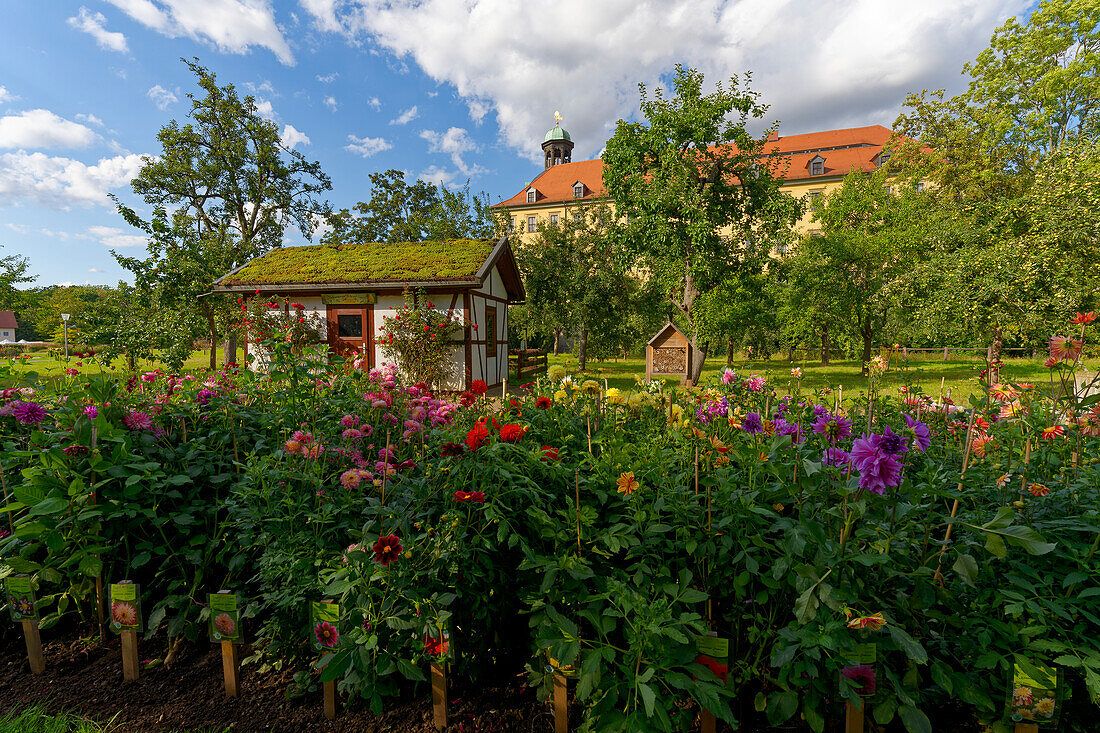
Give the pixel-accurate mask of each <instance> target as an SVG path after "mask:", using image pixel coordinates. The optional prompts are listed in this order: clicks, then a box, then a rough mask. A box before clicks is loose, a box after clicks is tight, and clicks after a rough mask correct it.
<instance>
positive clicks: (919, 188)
mask: <svg viewBox="0 0 1100 733" xmlns="http://www.w3.org/2000/svg"><path fill="white" fill-rule="evenodd" d="M914 188H916V189H917V191H918V192H919V191H923V190H924V181H917V185H916V186H914Z"/></svg>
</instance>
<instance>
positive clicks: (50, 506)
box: [27, 496, 69, 517]
mask: <svg viewBox="0 0 1100 733" xmlns="http://www.w3.org/2000/svg"><path fill="white" fill-rule="evenodd" d="M68 508H69V500H68V499H62V498H60V497H57V496H51V497H50V498H48V499H43V500H42V501H41V502H39V503H38V504H35V505H34V506H32V507H31V510H30V511H29V512H27V513H28V514H29V515H30V516H32V517H36V516H40V515H42V514H57V513H59V512H63V511H65V510H66V509H68Z"/></svg>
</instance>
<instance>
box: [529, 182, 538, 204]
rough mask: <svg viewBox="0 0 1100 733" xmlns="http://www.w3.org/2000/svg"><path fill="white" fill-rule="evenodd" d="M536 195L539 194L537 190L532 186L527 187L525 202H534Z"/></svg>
mask: <svg viewBox="0 0 1100 733" xmlns="http://www.w3.org/2000/svg"><path fill="white" fill-rule="evenodd" d="M538 196H539V192H538V191H536V190H535V188H534V187H533V186H532V187H531V188H529V189H527V203H529V204H533V203H535V199H537V198H538Z"/></svg>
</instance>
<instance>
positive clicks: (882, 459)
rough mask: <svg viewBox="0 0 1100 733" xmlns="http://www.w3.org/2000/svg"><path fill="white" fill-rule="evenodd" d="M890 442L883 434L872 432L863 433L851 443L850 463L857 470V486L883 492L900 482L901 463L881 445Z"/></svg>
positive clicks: (891, 452) (878, 492)
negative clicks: (868, 433) (869, 433)
mask: <svg viewBox="0 0 1100 733" xmlns="http://www.w3.org/2000/svg"><path fill="white" fill-rule="evenodd" d="M894 437H897V436H894ZM891 442H892V441H890V440H888V439H887V438H886V437H885V436H882V435H873V434H872V435H870V436H868V435H863V436H862V437H861V438H859V439H858V440H856V441H855V443H853V444H852V463H853V465H854V466H855V468H856V470H857V471H859V488H861V489H864V490H866V491H871V492H874V493H876V494H885V493H886V489H887V488H889V487H893V486H897V485H898V484H900V483H901V463H900V462H899V461H898V459H897V458H896V457H895V454H894V453H893V451H891V450H888V449H887V447H884V445H883V443H891ZM891 447H892V446H891Z"/></svg>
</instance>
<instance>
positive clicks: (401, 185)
mask: <svg viewBox="0 0 1100 733" xmlns="http://www.w3.org/2000/svg"><path fill="white" fill-rule="evenodd" d="M370 181H371V193H370V198H369V199H368V200H367V201H360V202H359V203H358V204H356V205H355V206H354V207H352V211H354V212H355V213H352V211H349V210H348V209H341V210H340V211H338V212H336V213H334V214H333V215H332V216H330V217H329V224H330V225H331V226H332V231H331V232H330V233H329V234H327V235H326V236H325V242H326V243H334V244H339V243H342V242H422V241H425V240H429V239H488V238H490V237H492V236H493V233H494V224H493V219H492V216H491V214H490V211H489V197H488V195H487V194H484V193H482V194H476V195H474V194H471V193H470V184H469V182H467V183H466V185H464V186H463V187H462V188H460V189H457V190H452V189H449V188H447V187H446V186H436V185H435V184H432V183H428V182H426V181H415V182H413V183H411V184H410V183H408V182H407V181H406V180H405V174H404V173H403V172H402V171H399V170H393V169H390V170H388V171H385V172H384V173H371V174H370Z"/></svg>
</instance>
